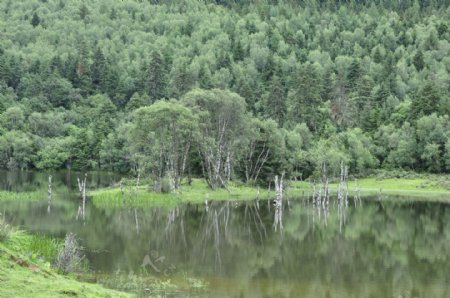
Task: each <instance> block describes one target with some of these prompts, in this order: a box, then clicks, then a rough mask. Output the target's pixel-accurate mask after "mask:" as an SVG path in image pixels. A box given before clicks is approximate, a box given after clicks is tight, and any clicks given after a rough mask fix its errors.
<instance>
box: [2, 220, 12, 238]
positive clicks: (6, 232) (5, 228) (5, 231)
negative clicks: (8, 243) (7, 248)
mask: <svg viewBox="0 0 450 298" xmlns="http://www.w3.org/2000/svg"><path fill="white" fill-rule="evenodd" d="M0 216H1V214H0ZM11 232H12V228H11V226H10V225H9V224H7V223H6V221H5V219H4V218H2V217H0V241H4V240H6V239H8V238H9V236H10V235H11Z"/></svg>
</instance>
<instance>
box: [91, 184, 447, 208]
mask: <svg viewBox="0 0 450 298" xmlns="http://www.w3.org/2000/svg"><path fill="white" fill-rule="evenodd" d="M447 178H448V177H446V176H436V177H434V176H432V177H421V178H417V177H416V178H408V177H406V178H380V177H369V178H364V179H358V180H351V181H349V194H350V195H353V194H355V193H356V190H357V189H359V190H360V194H361V196H372V195H377V196H379V195H386V196H387V195H400V196H405V197H414V198H416V199H421V200H434V201H450V185H449V186H448V187H447V186H446V183H447ZM286 183H288V182H286ZM337 187H338V183H337V182H334V183H330V190H331V191H332V192H335V191H336V190H337ZM312 191H313V185H312V183H311V184H308V182H305V181H297V182H289V188H288V190H287V195H288V196H290V197H301V196H306V195H308V194H310V193H311V192H312ZM90 195H91V196H92V200H93V202H94V204H96V205H97V206H109V207H118V206H124V205H130V206H152V205H159V206H161V205H168V206H171V205H176V204H178V203H181V202H192V203H203V202H205V200H208V201H211V200H251V199H255V198H256V197H259V198H260V199H265V198H273V197H274V196H275V193H274V192H273V191H269V190H268V189H263V188H258V187H251V186H245V185H237V184H230V185H229V187H228V190H226V189H217V190H211V189H209V188H208V186H207V185H206V183H205V182H204V181H203V180H201V179H195V180H194V181H193V182H192V185H190V186H189V185H183V186H182V187H181V190H180V191H179V192H178V193H173V194H165V193H157V192H154V191H152V190H151V189H150V187H148V186H141V187H140V188H139V189H138V190H137V191H136V189H135V188H134V187H132V188H131V189H130V188H125V190H124V192H123V193H122V192H121V190H120V189H119V188H118V187H113V188H105V189H99V190H95V191H92V192H91V193H90Z"/></svg>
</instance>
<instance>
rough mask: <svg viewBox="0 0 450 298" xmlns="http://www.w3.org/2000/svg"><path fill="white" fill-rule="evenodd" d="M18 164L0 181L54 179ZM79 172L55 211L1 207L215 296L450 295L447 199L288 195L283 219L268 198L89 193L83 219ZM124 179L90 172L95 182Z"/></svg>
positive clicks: (58, 194) (105, 266)
mask: <svg viewBox="0 0 450 298" xmlns="http://www.w3.org/2000/svg"><path fill="white" fill-rule="evenodd" d="M7 174H8V175H10V177H9V178H7V177H6V176H7ZM11 175H12V174H11V173H5V172H3V173H1V178H0V187H2V188H3V189H11V190H18V191H21V190H33V189H36V188H39V187H43V188H46V177H47V176H46V175H45V174H32V173H30V174H29V175H25V174H21V175H22V176H21V177H20V178H18V177H17V176H15V178H11V177H12V176H11ZM19 176H20V175H19ZM75 179H76V174H73V173H72V174H71V175H68V173H60V174H58V175H56V176H55V178H54V180H55V185H59V187H58V188H57V190H55V198H54V203H53V206H52V210H51V213H50V214H48V213H47V202H46V198H45V197H44V198H43V200H42V201H41V202H33V203H25V202H0V212H1V213H4V214H5V216H6V218H7V219H8V220H9V221H11V222H12V223H13V224H14V225H18V226H22V227H24V228H25V229H27V230H29V231H31V232H38V233H44V234H48V235H52V236H56V237H60V238H63V237H64V235H65V234H66V233H67V232H74V233H76V234H77V235H78V237H79V238H80V239H81V241H82V245H83V246H85V247H86V248H87V256H88V258H89V261H90V267H91V268H92V270H95V271H98V272H103V273H107V274H117V273H120V272H122V273H127V274H128V273H130V272H134V273H136V274H150V275H155V276H159V277H161V278H170V279H172V280H177V279H178V278H180V276H191V277H196V278H201V279H203V280H205V281H207V282H208V283H209V292H208V293H207V294H206V296H213V297H449V295H450V205H446V204H438V203H392V202H388V201H382V202H379V201H378V200H376V199H375V198H372V199H366V200H363V201H362V203H359V202H358V203H357V204H356V206H355V204H354V202H353V199H350V200H349V206H348V207H347V208H342V209H339V208H338V207H337V206H336V204H335V203H334V200H332V201H331V203H330V205H329V207H328V208H327V209H326V210H324V209H322V208H317V207H315V206H314V205H313V204H311V203H310V202H308V201H307V200H290V202H289V204H288V203H287V202H286V201H285V202H284V203H283V206H282V214H281V223H282V226H280V224H279V223H278V224H275V222H274V219H275V213H276V211H275V209H274V206H273V205H272V204H271V202H270V201H248V202H240V203H236V202H210V203H208V205H207V206H206V205H205V204H200V205H193V204H180V205H179V206H177V207H175V208H172V209H169V208H167V207H166V208H165V207H151V208H145V209H143V208H129V207H123V208H116V209H100V208H96V207H95V206H94V205H93V204H90V203H89V202H88V205H87V207H86V219H85V221H84V222H83V221H82V220H77V219H76V214H77V210H78V202H79V200H78V197H77V194H76V192H75V191H76V182H75ZM117 180H118V177H117V176H115V175H112V174H107V173H106V174H99V175H91V177H90V178H89V181H90V183H91V184H89V182H88V185H91V186H92V187H97V186H104V185H110V184H113V183H115V182H116V181H117ZM66 186H69V187H66ZM68 188H69V189H70V188H72V189H73V191H72V192H71V191H68V190H67V189H68ZM143 264H144V265H145V268H146V271H145V272H143V269H142V268H143V267H142V265H143Z"/></svg>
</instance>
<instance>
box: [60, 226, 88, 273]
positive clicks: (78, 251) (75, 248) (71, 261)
mask: <svg viewBox="0 0 450 298" xmlns="http://www.w3.org/2000/svg"><path fill="white" fill-rule="evenodd" d="M83 259H84V254H83V248H82V247H81V246H80V245H79V244H78V241H77V238H76V237H75V235H74V234H72V233H68V234H67V235H66V238H65V239H64V245H63V247H62V249H61V250H60V251H59V253H58V256H57V257H56V263H55V265H56V267H57V268H58V269H59V270H61V271H62V272H64V273H69V272H75V271H79V270H81V269H82V266H83Z"/></svg>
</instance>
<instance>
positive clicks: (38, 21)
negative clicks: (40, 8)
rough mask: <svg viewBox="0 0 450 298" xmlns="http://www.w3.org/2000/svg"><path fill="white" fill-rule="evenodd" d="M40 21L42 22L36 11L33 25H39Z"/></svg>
mask: <svg viewBox="0 0 450 298" xmlns="http://www.w3.org/2000/svg"><path fill="white" fill-rule="evenodd" d="M40 23H41V20H40V18H39V16H38V14H37V13H36V12H34V13H33V17H32V18H31V25H33V27H37V26H39V24H40Z"/></svg>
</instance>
